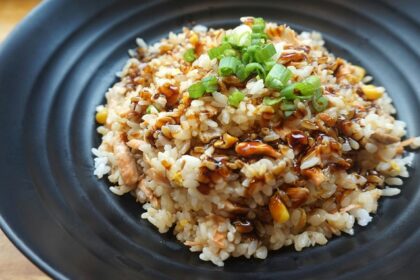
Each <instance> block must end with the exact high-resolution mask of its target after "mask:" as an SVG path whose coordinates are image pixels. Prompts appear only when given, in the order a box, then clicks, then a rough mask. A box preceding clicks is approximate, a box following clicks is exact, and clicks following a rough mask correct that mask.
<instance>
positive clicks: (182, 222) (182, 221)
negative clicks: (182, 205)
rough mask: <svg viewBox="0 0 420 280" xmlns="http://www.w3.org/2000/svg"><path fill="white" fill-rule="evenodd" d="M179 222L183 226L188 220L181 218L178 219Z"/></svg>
mask: <svg viewBox="0 0 420 280" xmlns="http://www.w3.org/2000/svg"><path fill="white" fill-rule="evenodd" d="M179 224H180V225H181V226H182V227H185V226H186V225H187V224H188V220H186V219H182V220H180V221H179Z"/></svg>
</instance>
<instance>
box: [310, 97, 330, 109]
mask: <svg viewBox="0 0 420 280" xmlns="http://www.w3.org/2000/svg"><path fill="white" fill-rule="evenodd" d="M312 106H313V107H314V109H315V111H317V112H322V111H324V110H325V109H327V107H328V99H327V98H326V97H325V96H321V97H319V98H317V99H316V98H313V99H312Z"/></svg>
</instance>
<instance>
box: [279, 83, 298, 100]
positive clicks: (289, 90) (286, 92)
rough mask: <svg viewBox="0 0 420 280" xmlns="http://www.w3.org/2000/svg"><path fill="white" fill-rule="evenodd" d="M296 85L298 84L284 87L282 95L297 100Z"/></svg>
mask: <svg viewBox="0 0 420 280" xmlns="http://www.w3.org/2000/svg"><path fill="white" fill-rule="evenodd" d="M295 87H296V84H290V85H287V86H286V87H285V88H283V89H282V90H281V91H280V94H281V96H283V97H284V98H286V99H287V100H295V99H296V97H297V96H296V95H295Z"/></svg>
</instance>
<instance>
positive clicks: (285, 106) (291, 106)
mask: <svg viewBox="0 0 420 280" xmlns="http://www.w3.org/2000/svg"><path fill="white" fill-rule="evenodd" d="M280 109H281V110H282V111H293V110H296V105H295V103H293V102H290V101H285V102H282V103H281V104H280Z"/></svg>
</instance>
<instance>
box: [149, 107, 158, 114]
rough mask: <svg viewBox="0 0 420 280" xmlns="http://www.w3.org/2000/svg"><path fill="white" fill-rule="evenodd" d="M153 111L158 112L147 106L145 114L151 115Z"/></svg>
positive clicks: (154, 108)
mask: <svg viewBox="0 0 420 280" xmlns="http://www.w3.org/2000/svg"><path fill="white" fill-rule="evenodd" d="M154 111H156V112H159V111H158V109H156V107H155V106H153V105H149V106H147V109H146V114H151V113H153V112H154Z"/></svg>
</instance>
